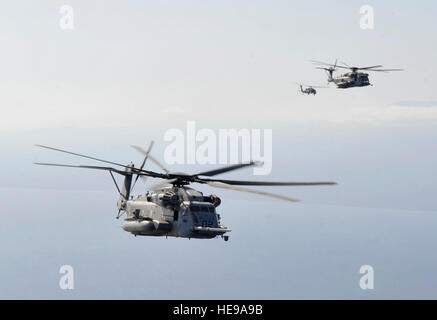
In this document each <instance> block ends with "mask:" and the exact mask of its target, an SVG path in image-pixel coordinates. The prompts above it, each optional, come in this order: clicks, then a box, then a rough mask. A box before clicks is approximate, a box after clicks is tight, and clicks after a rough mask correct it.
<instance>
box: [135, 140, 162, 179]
mask: <svg viewBox="0 0 437 320" xmlns="http://www.w3.org/2000/svg"><path fill="white" fill-rule="evenodd" d="M131 147H132V148H134V149H135V150H137V151H138V152H140V153H142V154H143V155H148V157H149V159H150V160H151V161H152V162H154V163H155V164H156V165H157V166H158V167H159V168H161V169H162V170H163V171H164V172H165V173H167V174H168V173H170V171H169V170H167V168H166V167H164V166H163V165H162V164H161V162H159V161H158V160H157V159H156V158H155V157H153V156H152V155H151V154H148V153H147V151H146V150H144V149H143V148H141V147H139V146H131Z"/></svg>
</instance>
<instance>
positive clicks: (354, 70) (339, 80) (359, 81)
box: [312, 60, 403, 89]
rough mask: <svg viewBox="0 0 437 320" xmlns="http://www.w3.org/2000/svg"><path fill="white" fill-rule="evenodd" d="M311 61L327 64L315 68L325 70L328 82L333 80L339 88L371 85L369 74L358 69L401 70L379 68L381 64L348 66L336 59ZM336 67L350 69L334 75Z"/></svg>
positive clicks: (317, 63)
mask: <svg viewBox="0 0 437 320" xmlns="http://www.w3.org/2000/svg"><path fill="white" fill-rule="evenodd" d="M312 62H313V63H314V64H316V65H323V66H328V67H317V69H322V70H325V71H326V73H327V74H328V83H330V82H333V83H334V84H335V85H336V86H337V88H340V89H346V88H352V87H366V86H371V85H372V84H371V83H370V81H369V74H368V73H365V72H359V70H366V71H377V72H389V71H403V69H379V68H382V65H377V66H370V67H350V66H349V65H347V64H346V63H344V62H342V64H343V65H344V66H341V65H338V64H337V60H336V61H335V63H334V64H329V63H325V62H319V61H313V60H312ZM337 68H341V69H349V70H351V72H348V73H344V74H342V75H340V76H338V77H334V76H333V73H334V72H335V71H336V70H337Z"/></svg>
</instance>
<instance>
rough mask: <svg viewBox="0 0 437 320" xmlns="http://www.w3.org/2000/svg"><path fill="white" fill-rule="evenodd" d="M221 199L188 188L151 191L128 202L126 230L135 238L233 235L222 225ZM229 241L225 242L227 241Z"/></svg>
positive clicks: (123, 226)
mask: <svg viewBox="0 0 437 320" xmlns="http://www.w3.org/2000/svg"><path fill="white" fill-rule="evenodd" d="M219 204H220V199H219V198H218V197H216V196H214V195H210V196H204V195H203V194H202V193H201V192H199V191H197V190H194V189H191V188H187V187H167V188H163V189H161V190H158V191H149V192H147V193H146V194H145V195H140V196H137V197H136V198H132V199H130V200H128V201H126V206H125V212H126V218H125V221H124V223H123V225H122V228H123V230H125V231H127V232H130V233H132V234H133V235H135V236H169V237H183V238H200V239H211V238H215V237H217V236H224V234H225V233H226V232H229V231H231V230H230V229H228V228H226V227H225V226H223V225H222V224H221V223H220V216H219V215H218V214H217V213H216V210H215V208H216V207H217V206H218V205H219ZM227 239H228V237H226V238H225V240H227Z"/></svg>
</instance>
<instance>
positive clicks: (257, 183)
mask: <svg viewBox="0 0 437 320" xmlns="http://www.w3.org/2000/svg"><path fill="white" fill-rule="evenodd" d="M202 181H203V182H206V183H208V182H221V183H226V184H230V185H236V186H320V185H334V184H337V183H336V182H276V181H242V180H226V179H203V178H199V179H198V181H195V182H200V183H202Z"/></svg>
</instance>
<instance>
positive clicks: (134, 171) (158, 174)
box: [35, 144, 165, 178]
mask: <svg viewBox="0 0 437 320" xmlns="http://www.w3.org/2000/svg"><path fill="white" fill-rule="evenodd" d="M35 146H37V147H40V148H45V149H49V150H54V151H59V152H63V153H68V154H72V155H74V156H78V157H82V158H87V159H91V160H95V161H100V162H104V163H109V164H113V165H116V166H120V167H123V168H128V169H132V173H141V175H145V176H150V177H156V178H163V177H165V176H164V175H163V174H161V173H157V172H153V171H147V170H139V169H137V168H131V167H129V166H126V165H124V164H121V163H117V162H113V161H108V160H103V159H99V158H94V157H90V156H87V155H84V154H80V153H76V152H71V151H67V150H62V149H57V148H53V147H48V146H43V145H40V144H36V145H35Z"/></svg>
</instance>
